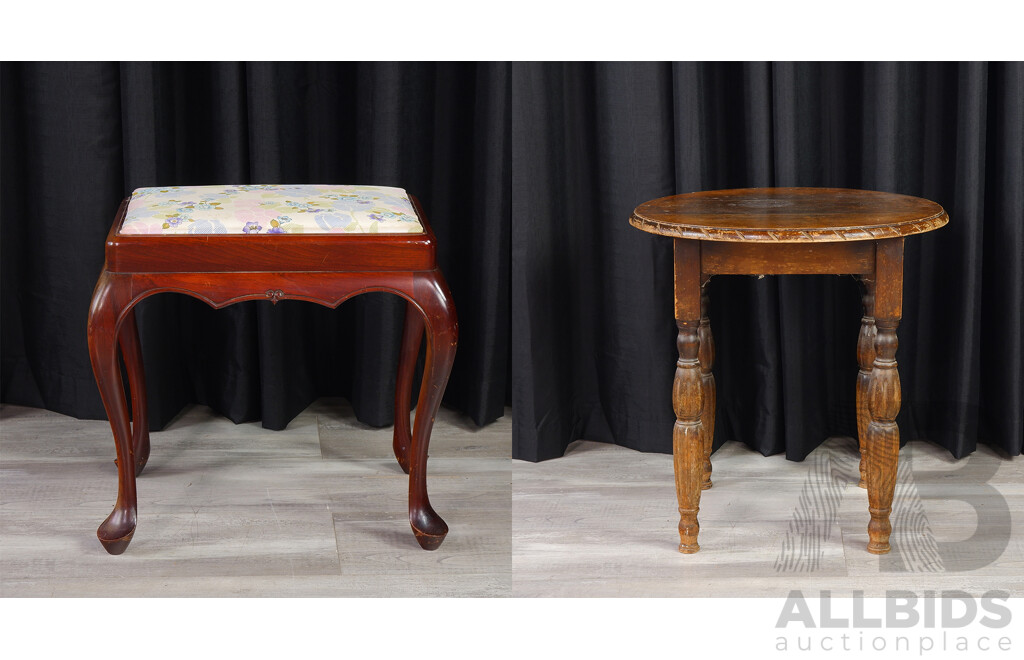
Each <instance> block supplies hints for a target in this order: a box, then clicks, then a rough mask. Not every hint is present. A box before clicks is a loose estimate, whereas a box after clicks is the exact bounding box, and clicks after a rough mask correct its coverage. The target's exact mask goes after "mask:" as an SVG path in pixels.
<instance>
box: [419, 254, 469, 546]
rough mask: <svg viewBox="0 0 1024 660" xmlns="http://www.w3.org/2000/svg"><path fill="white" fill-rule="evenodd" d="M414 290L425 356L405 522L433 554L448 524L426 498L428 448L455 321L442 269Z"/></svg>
mask: <svg viewBox="0 0 1024 660" xmlns="http://www.w3.org/2000/svg"><path fill="white" fill-rule="evenodd" d="M415 289H416V302H417V303H419V305H420V306H421V307H422V310H423V314H424V321H425V326H426V334H427V355H426V363H425V366H424V368H423V384H422V385H421V387H420V396H419V400H418V401H417V403H416V420H415V423H414V426H413V434H412V444H411V446H410V450H409V523H410V525H412V531H413V533H414V534H415V535H416V540H417V541H418V542H419V544H420V546H421V547H422V548H423V549H424V550H436V549H437V548H438V547H440V545H441V542H442V541H444V537H445V535H447V534H448V525H446V524H445V522H444V520H442V519H441V516H439V515H437V513H436V512H435V511H434V509H433V508H432V507H431V506H430V499H429V498H428V496H427V449H428V447H429V444H430V431H431V429H432V428H433V426H434V416H435V415H436V414H437V409H438V407H439V406H440V405H441V397H442V395H443V394H444V388H445V386H446V385H447V383H448V376H449V375H450V374H451V370H452V362H454V360H455V348H456V345H457V343H458V323H457V320H456V316H455V306H454V305H453V304H452V300H451V294H450V293H449V291H448V286H447V284H445V281H444V278H443V277H442V276H441V273H440V271H437V270H434V271H430V272H429V273H424V274H420V275H417V281H416V284H415ZM407 327H408V326H407Z"/></svg>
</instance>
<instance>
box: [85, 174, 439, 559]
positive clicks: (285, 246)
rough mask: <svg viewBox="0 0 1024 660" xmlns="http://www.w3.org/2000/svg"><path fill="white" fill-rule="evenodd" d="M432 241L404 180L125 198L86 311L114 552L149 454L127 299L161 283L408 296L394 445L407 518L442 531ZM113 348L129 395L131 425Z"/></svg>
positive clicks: (328, 297) (336, 297)
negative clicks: (109, 466)
mask: <svg viewBox="0 0 1024 660" xmlns="http://www.w3.org/2000/svg"><path fill="white" fill-rule="evenodd" d="M436 248H437V241H436V239H435V237H434V233H433V231H432V230H431V229H430V226H429V225H428V224H427V220H426V217H425V216H424V214H423V209H422V208H421V207H420V204H419V202H418V201H417V200H416V198H415V197H413V196H412V195H409V194H408V193H406V192H405V191H404V190H402V189H401V188H388V187H382V186H347V185H227V186H188V187H176V186H170V187H163V188H140V189H138V190H136V191H134V192H133V193H132V195H131V196H130V197H129V198H127V199H125V200H124V201H123V202H121V206H120V208H119V210H118V212H117V216H116V217H115V219H114V224H113V226H112V227H111V229H110V233H109V234H108V236H107V243H106V262H105V263H104V265H103V271H102V273H101V274H100V277H99V281H98V282H97V284H96V289H95V292H94V293H93V298H92V305H91V308H90V310H89V324H88V339H89V355H90V358H91V360H92V367H93V372H94V374H95V376H96V382H97V384H98V385H99V389H100V395H101V397H102V399H103V405H104V407H105V409H106V412H107V416H108V417H109V419H110V426H111V428H112V429H113V432H114V440H115V444H116V449H117V472H118V490H117V501H116V503H115V505H114V510H113V511H112V512H111V514H110V515H109V516H108V517H107V519H106V520H104V521H103V523H102V524H101V525H100V527H99V529H98V530H97V532H96V534H97V536H98V537H99V540H100V542H101V543H102V544H103V547H104V548H105V549H106V550H107V552H109V553H111V554H121V553H122V552H124V550H125V549H126V548H127V547H128V544H129V543H130V542H131V539H132V535H133V534H134V533H135V527H136V510H137V497H136V490H135V486H136V483H135V481H136V476H137V475H138V474H140V473H141V472H142V470H143V468H144V467H145V465H146V461H147V460H148V458H149V448H150V443H149V428H148V424H147V416H146V388H145V379H144V374H143V369H142V353H141V349H140V345H139V336H138V328H137V325H136V322H135V313H134V311H133V308H134V306H135V305H136V304H137V303H138V302H139V301H141V300H143V299H144V298H147V297H148V296H151V295H153V294H156V293H160V292H164V291H174V292H178V293H184V294H187V295H190V296H193V297H195V298H199V299H200V300H202V301H204V302H206V303H207V304H209V305H210V306H212V307H214V308H218V309H219V308H221V307H224V306H226V305H230V304H233V303H236V302H240V301H243V300H267V301H270V302H271V303H275V304H276V303H277V302H278V301H279V300H285V299H289V300H291V299H294V300H307V301H311V302H315V303H319V304H321V305H325V306H327V307H332V308H333V307H337V306H338V305H340V304H341V303H342V302H344V301H345V300H347V299H348V298H350V297H352V296H354V295H356V294H360V293H365V292H368V291H386V292H390V293H393V294H396V295H398V296H401V297H402V298H404V299H405V300H406V301H407V302H406V313H405V325H404V328H403V332H402V349H401V353H400V358H399V365H398V380H397V388H396V391H395V432H394V443H393V444H394V452H395V456H396V457H397V459H398V463H399V465H401V467H402V469H403V470H404V471H405V472H407V473H408V474H409V522H410V524H411V526H412V530H413V532H414V534H415V536H416V540H417V541H418V542H419V544H420V546H422V547H423V548H424V549H427V550H433V549H435V548H437V547H438V546H440V545H441V542H442V541H443V540H444V537H445V535H446V534H447V533H448V526H447V525H446V524H445V522H444V520H442V519H441V517H440V516H439V515H437V513H436V512H435V511H434V510H433V508H431V506H430V500H429V499H428V498H427V481H426V478H427V477H426V464H427V446H428V444H429V442H430V431H431V428H432V427H433V423H434V416H435V414H436V413H437V408H438V406H439V405H440V402H441V395H442V394H443V393H444V389H445V385H446V383H447V382H448V376H449V374H450V373H451V368H452V362H453V360H454V359H455V348H456V343H457V340H458V325H457V322H456V316H455V306H454V305H453V303H452V300H451V294H450V293H449V291H448V286H447V284H446V283H445V280H444V277H443V276H442V275H441V271H440V270H439V269H438V266H437V249H436ZM424 330H425V331H426V336H427V350H426V362H425V365H424V369H423V384H422V387H421V388H420V394H419V401H418V403H417V407H416V419H415V422H414V424H413V428H412V430H411V432H410V428H409V412H410V403H411V402H410V399H411V390H412V381H413V375H414V373H415V369H416V359H417V355H418V353H419V347H420V341H421V338H422V336H423V334H424ZM118 346H120V349H121V354H122V355H123V357H124V363H125V370H126V372H127V374H128V385H129V388H130V391H131V404H132V405H131V414H132V416H131V421H130V423H129V417H128V410H127V404H126V401H125V391H124V386H123V384H122V381H121V369H120V366H119V365H118Z"/></svg>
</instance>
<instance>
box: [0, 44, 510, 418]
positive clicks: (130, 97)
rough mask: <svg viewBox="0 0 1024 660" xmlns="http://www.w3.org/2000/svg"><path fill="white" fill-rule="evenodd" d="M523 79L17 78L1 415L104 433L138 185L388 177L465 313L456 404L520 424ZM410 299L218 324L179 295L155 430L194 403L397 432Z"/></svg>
mask: <svg viewBox="0 0 1024 660" xmlns="http://www.w3.org/2000/svg"><path fill="white" fill-rule="evenodd" d="M508 91H509V74H508V66H507V65H503V64H479V65H478V64H472V63H470V64H444V65H434V64H298V63H294V64H291V63H290V64H238V63H231V64H228V63H224V64H221V63H217V64H208V63H187V64H171V63H159V64H153V63H129V64H116V63H74V64H58V63H45V64H24V63H19V64H12V63H5V64H3V65H2V69H0V97H2V98H0V103H2V107H0V115H2V137H0V139H2V154H3V155H2V170H0V172H2V175H0V179H2V184H0V185H2V187H0V194H2V198H3V199H2V203H0V208H2V219H0V235H2V238H0V241H2V282H3V287H2V303H0V305H2V308H0V323H2V344H3V361H2V364H3V368H2V383H0V394H2V400H3V401H6V402H11V403H18V404H24V405H30V406H37V407H43V408H48V409H50V410H55V411H58V412H61V413H65V414H68V415H74V416H76V417H87V418H103V417H105V413H104V411H103V407H102V404H101V402H100V398H99V394H98V391H97V388H96V384H95V381H94V380H93V375H92V370H91V367H90V364H89V354H88V350H87V347H86V334H85V328H86V317H87V313H88V308H89V301H90V297H91V295H92V289H93V286H94V285H95V282H96V278H97V277H98V275H99V273H100V270H101V267H102V264H103V245H104V238H105V236H106V233H107V231H108V229H109V228H110V224H111V222H112V220H113V217H114V212H115V211H116V209H117V206H118V203H119V201H120V200H121V198H123V197H124V196H125V195H126V194H128V193H129V192H130V191H131V190H133V189H135V188H139V187H143V186H155V185H190V184H191V185H198V184H210V183H367V184H375V185H387V186H399V187H403V188H406V189H407V190H409V191H410V192H412V193H413V194H415V195H417V196H418V197H419V198H420V200H421V201H422V202H423V206H424V209H425V211H426V213H427V217H428V218H429V219H430V221H431V224H432V225H433V227H434V230H435V232H436V233H437V236H438V244H439V259H440V263H441V267H442V269H443V271H444V273H445V275H446V277H447V279H448V282H449V285H450V287H451V290H452V295H453V297H454V300H455V304H456V308H457V310H458V314H459V321H460V323H459V326H460V337H459V349H458V353H457V355H456V359H455V365H454V369H453V372H452V376H451V380H450V384H449V386H448V390H447V392H446V394H445V404H446V405H448V406H450V407H453V408H455V409H458V410H460V411H462V412H464V413H465V414H467V415H469V416H470V417H471V418H472V419H473V420H474V421H475V422H476V423H477V424H485V423H488V422H490V421H493V420H494V419H496V418H498V417H500V416H501V415H502V414H503V410H504V405H505V403H506V398H507V395H508V383H509V377H508V366H509V311H510V310H509V283H508V277H509V260H508V259H509V238H510V234H509V231H510V222H509V211H510V199H509V192H510V189H509V184H510V179H509V158H510V151H509V149H508V141H509V137H510V131H511V124H510V121H509V119H510V117H509V114H508V110H509V99H508ZM404 309H405V306H404V302H403V301H401V300H400V299H398V298H397V297H393V296H389V295H388V294H368V295H364V296H359V297H357V298H355V299H353V300H351V301H349V302H346V303H344V304H343V305H342V306H341V307H339V308H338V309H337V310H330V309H327V308H323V307H320V306H317V305H313V304H309V303H302V302H296V301H283V302H281V303H279V304H278V305H276V306H273V305H271V304H270V303H269V302H246V303H241V304H237V305H233V306H231V307H228V308H226V309H223V310H219V311H215V310H213V309H211V308H209V307H207V306H206V305H205V304H204V303H202V302H200V301H198V300H195V299H192V298H190V297H187V296H184V295H180V294H163V295H160V296H156V297H154V298H150V299H148V300H146V301H144V302H143V303H141V304H140V305H139V307H137V310H138V321H139V326H140V330H141V335H142V349H143V355H144V363H145V367H146V373H147V385H148V391H149V407H150V420H151V426H152V427H153V428H155V429H159V428H161V427H162V426H164V425H165V424H166V423H167V422H168V421H169V420H170V419H171V418H173V417H174V415H176V414H177V413H178V411H180V410H181V408H182V407H183V406H184V405H185V404H186V403H188V402H193V401H194V402H199V403H203V404H207V405H209V406H211V407H212V408H213V409H215V410H216V411H218V412H220V413H222V414H224V415H226V416H227V417H229V418H230V419H232V420H234V421H235V422H242V421H251V420H256V419H262V420H263V425H264V426H266V427H268V428H273V429H281V428H284V427H285V426H286V425H287V424H288V422H289V420H291V419H292V418H293V417H294V416H295V415H296V414H298V413H299V412H300V411H302V410H303V409H304V408H305V407H306V406H307V405H308V404H309V403H310V402H311V401H312V400H313V399H315V398H316V397H318V396H323V395H329V394H341V395H344V396H345V397H347V398H348V399H350V400H351V402H352V404H353V407H354V408H355V412H356V415H357V417H358V418H359V419H360V420H362V421H363V422H365V423H367V424H371V425H374V426H384V425H388V424H391V423H392V420H393V416H394V410H393V401H392V399H393V396H394V392H393V390H394V386H395V370H396V367H397V360H398V350H399V345H400V339H401V327H402V321H403V317H404Z"/></svg>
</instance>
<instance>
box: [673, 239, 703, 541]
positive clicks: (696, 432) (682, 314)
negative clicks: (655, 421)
mask: <svg viewBox="0 0 1024 660" xmlns="http://www.w3.org/2000/svg"><path fill="white" fill-rule="evenodd" d="M699 248H700V246H699V245H698V244H697V243H693V242H690V241H676V244H675V282H676V287H675V288H676V325H677V327H678V329H679V335H678V337H677V339H676V348H677V350H678V352H679V359H678V360H677V361H676V375H675V381H674V383H673V386H672V408H673V410H674V411H675V414H676V423H675V426H674V427H673V429H672V454H673V464H674V466H675V474H676V497H677V499H678V502H679V552H683V553H687V554H690V553H694V552H697V551H698V550H700V545H698V543H697V535H698V533H699V532H700V524H699V523H698V522H697V514H698V513H699V511H700V491H701V483H702V482H703V481H704V425H703V423H702V422H701V415H702V413H703V412H704V384H703V382H702V379H701V368H700V357H699V352H700V338H699V336H698V331H699V328H700V317H701V312H700V291H701V286H700V255H699V252H698V250H699Z"/></svg>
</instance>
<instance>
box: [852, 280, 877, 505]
mask: <svg viewBox="0 0 1024 660" xmlns="http://www.w3.org/2000/svg"><path fill="white" fill-rule="evenodd" d="M860 282H861V287H862V289H863V295H862V297H861V300H862V305H863V307H864V315H863V316H862V317H861V319H860V334H858V336H857V366H858V367H859V369H858V371H857V399H856V405H857V442H858V445H859V447H860V481H859V483H858V484H857V485H858V486H859V487H861V488H867V486H868V482H867V473H868V459H867V453H868V423H869V422H870V421H871V411H870V410H869V409H868V386H869V385H870V384H871V369H872V368H873V365H874V363H875V334H876V330H875V280H874V277H873V275H872V276H871V277H862V278H860Z"/></svg>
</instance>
